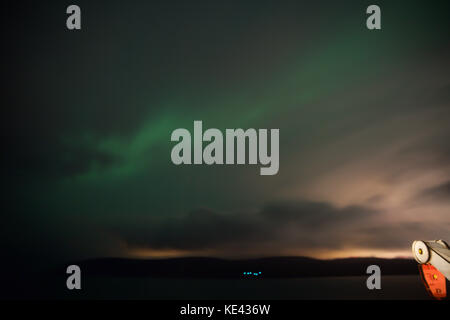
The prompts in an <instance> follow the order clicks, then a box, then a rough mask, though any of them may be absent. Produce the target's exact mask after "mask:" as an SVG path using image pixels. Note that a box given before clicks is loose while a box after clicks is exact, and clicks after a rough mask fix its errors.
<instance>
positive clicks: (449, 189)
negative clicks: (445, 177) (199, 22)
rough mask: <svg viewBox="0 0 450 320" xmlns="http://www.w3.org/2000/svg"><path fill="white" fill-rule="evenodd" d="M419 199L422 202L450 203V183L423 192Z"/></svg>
mask: <svg viewBox="0 0 450 320" xmlns="http://www.w3.org/2000/svg"><path fill="white" fill-rule="evenodd" d="M417 198H419V199H421V200H433V201H435V200H440V201H449V202H450V181H447V182H445V183H443V184H440V185H438V186H434V187H431V188H427V189H425V190H423V191H422V192H421V193H420V194H419V195H418V197H417Z"/></svg>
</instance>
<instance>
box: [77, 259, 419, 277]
mask: <svg viewBox="0 0 450 320" xmlns="http://www.w3.org/2000/svg"><path fill="white" fill-rule="evenodd" d="M74 264H77V265H79V266H80V267H81V270H83V274H84V275H87V276H115V277H158V278H159V277H171V278H174V277H176V278H178V277H181V278H237V277H243V276H246V275H244V274H243V273H244V272H255V273H257V272H261V275H260V277H264V278H303V277H335V276H362V275H367V274H366V269H367V267H368V266H369V265H378V266H379V267H380V268H381V272H382V274H383V275H409V274H418V269H417V263H416V262H415V261H414V260H413V259H381V258H347V259H334V260H318V259H312V258H306V257H270V258H259V259H246V260H228V259H218V258H202V257H198V258H197V257H189V258H171V259H151V260H142V259H123V258H102V259H93V260H86V261H81V262H74ZM247 277H255V276H253V275H247Z"/></svg>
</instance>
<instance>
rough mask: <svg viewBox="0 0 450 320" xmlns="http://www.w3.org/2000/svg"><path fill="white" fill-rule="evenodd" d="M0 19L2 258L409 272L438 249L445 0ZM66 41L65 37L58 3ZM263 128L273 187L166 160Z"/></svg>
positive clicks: (46, 10)
mask: <svg viewBox="0 0 450 320" xmlns="http://www.w3.org/2000/svg"><path fill="white" fill-rule="evenodd" d="M372 2H373V1H331V0H330V1H324V0H321V1H289V2H281V1H160V2H157V1H133V2H125V1H78V0H77V1H58V2H54V3H49V2H47V1H30V2H27V1H6V3H4V4H2V47H3V49H2V83H3V90H2V91H3V92H2V116H1V121H2V140H3V144H2V145H3V150H2V157H1V158H2V207H3V209H2V210H1V211H2V222H1V225H0V230H1V236H2V238H3V240H2V244H3V246H5V247H6V250H3V256H5V255H6V256H8V257H9V258H10V259H11V260H10V261H13V262H17V263H18V265H20V264H21V263H22V261H25V260H27V259H34V260H33V261H36V262H35V263H36V265H39V264H42V265H51V264H53V263H56V262H59V261H66V260H73V259H85V258H92V257H110V256H114V257H139V258H151V257H172V256H185V255H195V256H218V257H259V256H279V255H301V256H311V257H318V258H335V257H352V256H378V257H397V256H406V257H410V256H411V254H410V246H411V243H412V241H413V240H416V239H423V240H430V239H440V238H443V239H444V240H445V237H447V240H450V239H448V236H449V235H450V232H449V231H450V37H449V36H450V19H449V18H448V13H449V12H450V10H449V9H450V8H449V7H450V6H449V2H448V1H432V2H430V1H376V4H378V5H379V6H380V7H381V10H382V30H378V31H369V30H368V29H367V28H366V17H367V15H366V13H365V10H366V8H367V6H368V5H369V4H373V3H372ZM72 3H75V4H77V5H79V6H80V7H81V10H82V29H81V30H79V31H69V30H67V29H66V25H65V23H66V18H67V14H66V13H65V10H66V7H67V6H68V5H69V4H72ZM194 120H202V121H203V126H204V128H205V129H206V128H219V129H221V130H223V131H224V130H225V129H226V128H243V129H247V128H268V129H270V128H279V129H280V170H279V172H278V174H277V175H274V176H261V175H259V167H260V166H259V165H222V166H219V165H213V166H207V165H197V166H194V165H190V166H189V165H186V166H176V165H174V164H173V163H172V162H171V159H170V152H171V149H172V147H173V146H174V143H173V142H171V141H170V135H171V133H172V131H173V130H175V129H177V128H187V129H188V130H190V131H191V132H192V131H193V121H194Z"/></svg>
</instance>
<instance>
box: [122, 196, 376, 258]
mask: <svg viewBox="0 0 450 320" xmlns="http://www.w3.org/2000/svg"><path fill="white" fill-rule="evenodd" d="M376 213H377V212H376V211H374V210H370V209H367V208H363V207H358V206H351V207H347V208H336V207H333V206H331V205H330V204H327V203H323V202H310V201H302V202H297V203H278V204H273V205H269V206H266V207H265V208H263V209H262V210H261V211H259V212H258V213H255V214H249V213H231V214H223V213H217V212H214V211H212V210H208V209H202V210H197V211H193V212H191V213H189V214H187V215H185V216H182V217H178V218H176V219H173V218H171V219H163V218H160V219H157V220H156V219H154V220H152V221H150V222H148V223H147V224H146V225H145V226H142V225H141V227H140V230H136V229H135V228H132V230H131V229H130V230H127V229H126V228H125V229H123V228H122V229H120V230H119V233H120V234H121V237H123V238H124V239H125V241H126V242H127V243H128V245H129V246H130V247H146V248H152V249H181V250H187V249H189V250H195V249H197V250H201V249H217V248H222V249H224V248H225V249H226V248H227V247H233V246H237V245H238V246H239V245H240V246H242V247H243V248H250V247H252V246H255V245H256V243H259V244H261V243H264V244H270V245H273V244H275V243H278V244H281V245H283V244H285V245H287V244H288V243H290V242H292V243H290V244H289V246H296V247H300V248H306V247H323V248H326V247H336V246H339V245H341V244H343V243H344V242H345V241H346V240H347V239H348V238H349V237H351V236H350V235H345V233H344V236H343V237H342V238H340V235H341V233H340V232H342V231H345V229H346V228H348V229H351V230H354V229H355V227H358V226H361V225H363V224H364V223H365V221H367V220H369V219H372V218H373V217H374V216H375V215H376ZM330 235H332V236H331V237H330Z"/></svg>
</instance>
